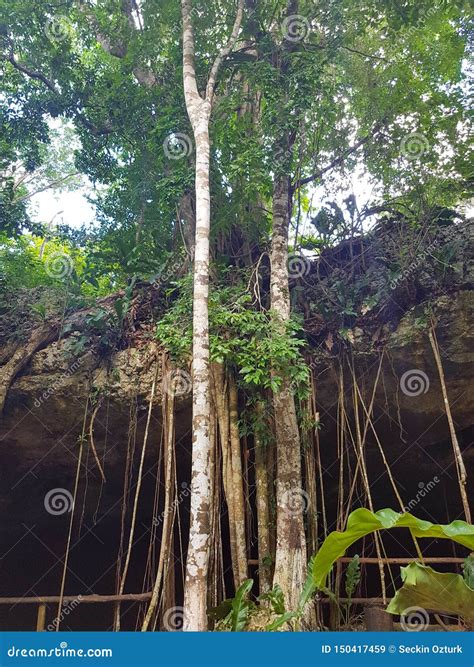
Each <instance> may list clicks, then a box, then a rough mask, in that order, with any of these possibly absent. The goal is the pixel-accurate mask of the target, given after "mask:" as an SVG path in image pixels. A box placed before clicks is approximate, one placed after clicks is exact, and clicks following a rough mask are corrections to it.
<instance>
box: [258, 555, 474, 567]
mask: <svg viewBox="0 0 474 667" xmlns="http://www.w3.org/2000/svg"><path fill="white" fill-rule="evenodd" d="M337 560H338V562H340V563H350V562H351V560H352V558H350V557H348V556H344V557H342V558H338V559H337ZM381 560H382V563H384V564H385V565H407V564H408V563H413V562H414V561H417V560H419V558H417V557H416V556H413V557H412V558H382V559H381ZM359 561H360V563H362V564H364V565H377V564H378V562H379V560H378V558H367V557H365V556H361V557H360V558H359ZM464 561H465V558H453V557H452V556H439V557H431V556H427V557H426V558H423V563H459V564H461V563H464ZM248 564H249V565H258V564H259V561H258V560H257V559H256V558H251V559H250V560H249V561H248Z"/></svg>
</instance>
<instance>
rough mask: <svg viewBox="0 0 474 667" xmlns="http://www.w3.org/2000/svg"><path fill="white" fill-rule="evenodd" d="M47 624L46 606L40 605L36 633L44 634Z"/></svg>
mask: <svg viewBox="0 0 474 667" xmlns="http://www.w3.org/2000/svg"><path fill="white" fill-rule="evenodd" d="M45 623H46V605H45V604H44V603H42V604H40V605H39V607H38V616H37V617H36V632H44V626H45Z"/></svg>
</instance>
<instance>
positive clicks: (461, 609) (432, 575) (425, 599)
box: [387, 563, 474, 619]
mask: <svg viewBox="0 0 474 667" xmlns="http://www.w3.org/2000/svg"><path fill="white" fill-rule="evenodd" d="M400 570H401V576H402V580H403V586H402V588H400V590H398V591H397V592H396V594H395V597H394V598H393V600H392V601H391V602H390V604H389V605H388V607H387V611H388V613H389V614H404V613H405V612H406V610H407V609H409V608H410V607H421V608H422V609H429V610H431V611H434V612H441V613H445V614H454V615H456V616H463V617H464V618H468V619H473V618H474V590H473V589H472V588H469V586H468V585H467V584H466V582H465V581H464V579H463V577H462V576H461V575H460V574H454V573H452V572H436V571H435V570H433V569H432V568H431V567H428V566H426V565H421V563H410V565H407V567H402V568H400Z"/></svg>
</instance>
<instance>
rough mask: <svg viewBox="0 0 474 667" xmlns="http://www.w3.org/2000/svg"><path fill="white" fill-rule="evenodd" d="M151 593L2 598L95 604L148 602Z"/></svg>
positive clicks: (0, 601)
mask: <svg viewBox="0 0 474 667" xmlns="http://www.w3.org/2000/svg"><path fill="white" fill-rule="evenodd" d="M150 598H151V593H124V594H123V595H63V596H62V597H61V596H59V595H43V596H41V597H24V598H18V597H17V598H0V605H2V604H40V605H41V604H56V603H57V602H59V601H60V600H62V602H76V601H80V603H81V604H94V603H97V602H147V600H149V599H150Z"/></svg>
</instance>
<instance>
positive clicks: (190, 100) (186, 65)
mask: <svg viewBox="0 0 474 667" xmlns="http://www.w3.org/2000/svg"><path fill="white" fill-rule="evenodd" d="M191 13H192V9H191V0H181V14H182V17H183V80H184V96H185V98H186V106H187V107H188V109H189V110H190V109H192V108H193V107H194V106H195V104H196V102H197V101H198V100H199V101H202V97H201V96H200V94H199V90H198V87H197V79H196V66H195V63H194V51H195V49H194V31H193V22H192V19H191Z"/></svg>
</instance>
